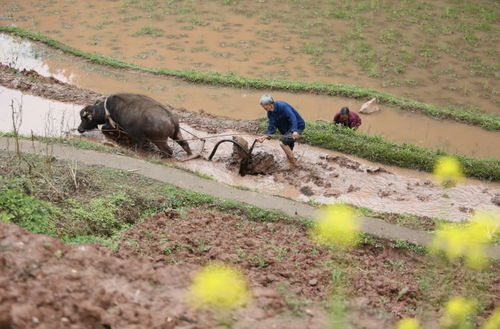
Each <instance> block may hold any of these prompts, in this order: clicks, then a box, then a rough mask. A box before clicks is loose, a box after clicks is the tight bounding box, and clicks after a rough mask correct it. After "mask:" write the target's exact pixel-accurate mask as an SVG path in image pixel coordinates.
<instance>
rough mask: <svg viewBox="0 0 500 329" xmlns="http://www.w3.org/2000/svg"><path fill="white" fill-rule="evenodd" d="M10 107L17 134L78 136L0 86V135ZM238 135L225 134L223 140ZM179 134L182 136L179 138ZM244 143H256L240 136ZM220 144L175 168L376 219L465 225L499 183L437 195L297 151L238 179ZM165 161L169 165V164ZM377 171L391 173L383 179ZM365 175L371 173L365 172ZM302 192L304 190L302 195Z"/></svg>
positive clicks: (259, 148) (74, 114)
mask: <svg viewBox="0 0 500 329" xmlns="http://www.w3.org/2000/svg"><path fill="white" fill-rule="evenodd" d="M12 108H14V112H15V113H20V115H19V116H18V117H19V118H21V121H19V120H17V121H16V122H20V125H19V132H20V133H21V134H25V135H30V134H32V133H33V134H34V135H40V136H55V137H59V136H67V135H68V134H69V135H75V136H79V134H78V133H77V132H75V131H74V128H75V127H77V125H78V124H79V121H80V120H79V111H80V109H81V106H80V105H75V104H66V103H60V102H53V101H49V100H46V99H43V98H39V97H34V96H30V95H23V94H22V93H21V92H19V91H16V90H10V89H6V88H2V87H0V115H1V116H2V118H6V119H7V120H1V121H0V131H11V130H12ZM182 127H183V128H185V129H187V130H188V131H190V132H191V133H193V134H195V135H197V136H199V137H207V136H212V135H210V134H208V133H206V132H203V131H198V130H196V129H194V128H192V127H190V126H188V125H185V124H182ZM235 133H238V132H235V131H226V132H220V134H224V135H230V134H235ZM184 134H185V133H184ZM87 137H88V138H90V139H93V140H102V135H101V134H98V133H97V131H96V132H95V133H89V134H88V136H87ZM243 137H244V138H245V139H246V140H247V141H248V142H249V144H251V142H253V140H254V139H255V138H256V136H249V135H245V136H243ZM219 140H221V137H217V138H207V141H206V144H205V148H204V152H203V153H202V155H203V158H199V159H195V160H191V161H187V162H179V161H174V163H175V165H177V166H179V167H181V168H184V169H189V170H191V171H195V172H198V173H201V174H204V175H209V176H212V177H214V179H216V180H217V181H220V182H223V183H226V184H228V185H233V186H239V187H242V188H245V189H253V190H257V191H261V192H266V193H269V194H274V195H279V196H283V197H287V198H291V199H295V200H299V201H303V202H308V201H314V202H321V203H325V204H329V203H334V202H339V201H341V202H347V203H350V204H354V205H357V206H362V207H368V208H370V209H373V210H376V211H381V212H394V213H409V214H415V215H420V216H430V217H440V218H448V219H450V220H454V221H460V220H464V219H466V218H467V217H468V216H469V213H470V211H472V209H478V208H484V207H486V208H487V207H495V206H494V205H493V204H492V203H491V199H492V198H493V196H494V195H495V194H497V193H500V184H496V183H485V182H479V181H475V180H468V181H467V182H465V183H464V184H462V185H460V186H457V187H455V188H451V189H448V190H444V189H442V188H441V187H439V186H435V185H434V184H432V182H431V176H430V175H429V174H427V173H422V172H417V171H412V170H405V169H400V168H393V167H383V169H379V168H381V167H380V165H378V164H375V163H371V162H368V161H364V160H361V159H357V158H354V157H351V156H350V157H348V158H347V157H346V156H345V155H342V154H340V153H336V152H332V151H328V150H324V149H320V148H316V147H311V146H308V145H305V144H298V145H297V147H296V149H295V152H296V155H297V156H298V158H299V163H300V169H299V170H296V171H293V172H289V171H282V170H280V171H277V172H274V173H272V174H269V175H257V176H250V175H247V176H244V177H241V176H239V175H238V172H237V170H235V169H232V170H230V169H228V167H227V163H228V161H229V159H230V157H231V152H232V144H230V143H223V144H221V145H220V147H219V148H218V150H217V153H216V154H215V156H214V158H213V160H212V161H210V162H209V161H208V160H206V159H207V158H208V155H209V154H210V152H211V151H212V149H213V148H214V145H215V143H217V142H218V141H219ZM170 144H171V147H172V148H173V150H174V152H175V153H174V154H175V155H176V156H177V157H178V158H182V157H184V156H185V154H184V152H183V151H182V149H181V148H180V147H179V146H178V145H177V144H176V143H173V142H171V143H170ZM190 144H191V148H192V150H193V152H194V153H197V152H199V151H200V149H201V142H199V141H191V142H190ZM257 152H266V153H270V154H273V155H274V157H275V160H276V162H277V165H278V166H279V167H285V166H286V164H287V161H286V159H285V156H284V154H283V152H282V151H281V149H280V147H279V145H278V142H277V141H276V140H271V141H266V142H265V143H263V144H256V147H255V149H254V152H253V153H257ZM170 161H172V160H170ZM384 169H385V170H387V171H389V172H390V173H386V172H384ZM370 171H372V173H369V172H370ZM304 188H305V189H307V191H309V193H307V194H308V195H307V196H306V195H305V194H303V193H304V192H303V191H304Z"/></svg>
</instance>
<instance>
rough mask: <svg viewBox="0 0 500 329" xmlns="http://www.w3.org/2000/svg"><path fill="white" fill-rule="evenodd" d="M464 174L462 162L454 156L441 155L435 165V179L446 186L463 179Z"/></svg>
mask: <svg viewBox="0 0 500 329" xmlns="http://www.w3.org/2000/svg"><path fill="white" fill-rule="evenodd" d="M463 177H464V174H463V172H462V166H461V165H460V162H458V160H457V159H456V158H454V157H451V156H445V157H440V158H439V159H438V160H437V161H436V164H435V166H434V178H435V180H436V181H437V182H438V183H439V184H441V185H443V186H445V187H448V186H454V185H456V184H458V183H460V182H461V181H462V179H463Z"/></svg>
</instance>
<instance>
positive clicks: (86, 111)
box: [78, 105, 99, 134]
mask: <svg viewBox="0 0 500 329" xmlns="http://www.w3.org/2000/svg"><path fill="white" fill-rule="evenodd" d="M80 119H81V120H82V122H81V123H80V125H79V126H78V132H79V133H80V134H82V133H83V132H84V131H87V130H93V129H96V128H97V125H98V124H99V122H98V120H97V115H96V111H95V105H89V106H86V107H84V108H83V109H82V110H81V111H80Z"/></svg>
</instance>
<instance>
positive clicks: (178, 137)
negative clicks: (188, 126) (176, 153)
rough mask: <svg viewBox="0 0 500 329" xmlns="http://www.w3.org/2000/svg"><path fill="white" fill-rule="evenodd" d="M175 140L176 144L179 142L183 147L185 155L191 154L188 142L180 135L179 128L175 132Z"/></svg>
mask: <svg viewBox="0 0 500 329" xmlns="http://www.w3.org/2000/svg"><path fill="white" fill-rule="evenodd" d="M175 141H176V142H177V144H179V145H180V146H181V147H182V149H183V150H184V151H186V153H187V155H191V154H193V153H192V152H191V148H190V147H189V144H188V142H186V141H185V140H184V138H183V137H182V133H181V131H180V129H179V130H178V131H177V133H176V134H175Z"/></svg>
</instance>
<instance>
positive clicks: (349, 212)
mask: <svg viewBox="0 0 500 329" xmlns="http://www.w3.org/2000/svg"><path fill="white" fill-rule="evenodd" d="M358 232H359V220H358V218H357V216H356V214H355V212H354V210H353V209H352V208H350V207H349V206H347V205H344V204H335V205H333V206H330V207H328V208H327V209H326V210H323V211H322V212H321V214H320V216H319V218H318V219H317V220H316V221H315V223H314V225H313V227H312V229H311V238H312V239H313V240H314V241H316V242H317V243H320V244H334V245H336V246H338V247H340V248H349V247H353V246H355V245H356V244H357V243H358V242H359V233H358Z"/></svg>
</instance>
